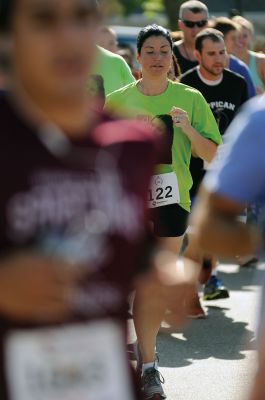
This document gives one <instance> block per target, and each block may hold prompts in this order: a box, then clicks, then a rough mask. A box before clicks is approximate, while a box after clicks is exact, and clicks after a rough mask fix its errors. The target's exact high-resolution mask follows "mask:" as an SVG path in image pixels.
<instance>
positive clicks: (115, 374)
mask: <svg viewBox="0 0 265 400" xmlns="http://www.w3.org/2000/svg"><path fill="white" fill-rule="evenodd" d="M98 20H99V12H98V8H97V4H96V1H94V0H15V1H11V0H0V33H1V37H2V38H5V40H6V42H5V43H4V46H5V50H6V53H5V57H6V62H7V63H8V64H9V65H10V77H11V79H10V82H11V84H10V87H9V88H8V91H7V93H8V94H4V95H1V98H0V126H1V135H0V182H1V192H0V256H1V258H0V398H1V400H37V399H43V400H55V399H56V400H60V399H78V400H87V399H93V400H103V399H106V398H107V399H108V400H112V399H113V400H114V399H115V400H125V399H126V400H132V399H136V398H139V393H138V394H137V389H136V388H134V387H133V385H132V383H131V377H130V373H129V367H128V361H127V359H126V357H125V344H126V300H127V296H128V294H129V293H130V291H131V290H132V289H133V287H134V279H135V277H136V275H137V273H138V272H139V270H140V267H141V263H140V262H139V260H142V261H143V265H144V264H145V263H146V259H143V258H144V257H147V256H148V254H149V252H147V250H148V249H150V246H148V245H147V242H148V240H147V235H146V229H145V226H146V222H147V219H148V216H147V212H146V204H145V203H146V201H145V200H146V193H147V189H148V182H149V180H150V175H151V173H152V170H153V165H154V163H155V161H157V160H156V147H157V145H156V142H155V140H154V137H153V133H152V132H151V131H149V130H147V129H146V128H145V127H143V126H142V125H139V124H138V123H134V122H129V121H120V122H116V121H114V120H113V119H112V118H111V117H108V116H106V115H102V114H100V113H98V112H97V111H96V110H95V108H94V107H93V104H92V102H91V100H90V98H89V97H88V95H87V93H86V79H87V73H88V72H89V71H90V68H91V65H92V62H93V55H94V53H95V51H96V49H95V32H96V27H97V23H98ZM163 256H164V257H162V258H159V260H160V263H161V262H162V261H163V264H164V263H167V262H170V260H171V258H170V255H168V254H166V255H165V254H164V255H163ZM173 259H174V258H173ZM159 260H158V261H157V265H158V266H159ZM150 262H151V261H150ZM154 264H155V260H154ZM156 271H158V272H157V273H156ZM159 274H160V273H159V269H157V270H156V269H155V268H154V269H153V270H152V272H150V273H149V275H148V276H149V278H148V279H146V280H145V281H142V282H143V283H142V284H146V287H147V295H148V293H149V291H150V290H153V291H156V290H163V286H162V285H161V283H160V278H159V277H158V275H159ZM146 276H147V275H146ZM174 278H175V276H174ZM168 279H169V278H168ZM169 280H170V284H171V285H172V283H173V284H174V279H173V280H172V279H169ZM178 283H181V284H180V285H179V286H178V288H179V290H178V291H177V293H178V294H179V296H180V297H181V298H182V296H183V294H184V293H188V290H187V288H189V284H188V283H185V282H184V281H183V282H180V280H179V281H178V282H176V285H177V284H178ZM148 285H149V286H148ZM176 285H175V286H174V285H172V287H173V289H174V290H172V293H173V291H174V293H176ZM183 291H184V292H183ZM166 293H167V294H166V296H167V297H166V298H165V301H168V300H167V299H168V298H169V291H168V290H167V291H166ZM158 298H159V299H161V295H160V296H158ZM162 298H163V296H162ZM160 301H161V300H160ZM174 304H178V302H177V300H176V298H175V302H174ZM172 307H173V304H172V305H171V308H172ZM178 316H180V314H178Z"/></svg>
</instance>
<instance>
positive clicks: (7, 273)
mask: <svg viewBox="0 0 265 400" xmlns="http://www.w3.org/2000/svg"><path fill="white" fill-rule="evenodd" d="M80 275H81V272H80V269H78V268H77V267H74V266H73V265H69V264H68V263H65V262H63V261H62V260H59V259H55V258H52V257H48V256H41V255H38V254H36V253H30V252H28V253H24V252H23V253H22V252H21V253H19V254H16V255H13V256H10V257H6V258H4V259H2V260H0V313H1V314H2V315H4V316H5V317H7V318H9V319H13V320H17V321H23V322H30V323H35V322H41V323H42V322H60V321H64V320H65V319H66V318H67V317H68V316H69V315H70V312H71V310H70V305H69V303H68V302H67V295H68V293H69V292H70V291H71V290H73V289H74V288H75V286H76V284H77V281H78V280H79V279H80Z"/></svg>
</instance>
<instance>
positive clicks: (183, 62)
mask: <svg viewBox="0 0 265 400" xmlns="http://www.w3.org/2000/svg"><path fill="white" fill-rule="evenodd" d="M208 18H209V13H208V8H207V6H206V5H205V4H204V3H202V2H201V1H197V0H195V1H194V0H190V1H186V2H185V3H183V4H182V5H181V6H180V9H179V21H178V25H179V28H180V30H181V31H182V32H183V39H181V40H180V41H178V42H176V43H175V44H174V46H173V53H174V55H175V57H176V59H177V62H178V64H179V66H180V71H181V73H182V74H183V73H184V72H186V71H188V70H189V69H191V68H194V67H195V66H196V65H197V64H198V61H197V59H196V58H195V56H194V50H195V38H196V35H197V34H198V33H199V32H200V31H201V30H202V29H204V28H205V27H206V26H207V24H208Z"/></svg>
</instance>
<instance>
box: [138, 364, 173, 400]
mask: <svg viewBox="0 0 265 400" xmlns="http://www.w3.org/2000/svg"><path fill="white" fill-rule="evenodd" d="M162 383H165V380H164V378H163V376H162V375H161V373H160V372H159V371H158V370H157V369H156V368H153V367H151V368H148V369H147V370H146V371H144V373H143V375H142V391H143V394H144V399H145V400H151V399H152V400H160V399H166V397H167V396H166V395H165V392H164V390H163V387H162Z"/></svg>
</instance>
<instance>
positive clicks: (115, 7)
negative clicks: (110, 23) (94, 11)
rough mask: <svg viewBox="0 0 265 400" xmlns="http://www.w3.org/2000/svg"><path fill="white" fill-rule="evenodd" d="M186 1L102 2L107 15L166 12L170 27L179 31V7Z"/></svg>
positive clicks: (135, 0)
mask: <svg viewBox="0 0 265 400" xmlns="http://www.w3.org/2000/svg"><path fill="white" fill-rule="evenodd" d="M184 1H185V0H111V1H110V0H100V3H101V4H102V6H103V9H104V13H105V14H106V15H119V14H121V15H124V16H125V17H128V16H129V15H130V14H132V13H135V12H143V13H146V14H147V15H149V16H151V15H155V14H156V13H161V12H164V13H165V15H166V17H167V19H168V27H169V29H171V30H176V29H177V21H178V12H179V7H180V5H181V4H182V3H184Z"/></svg>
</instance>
